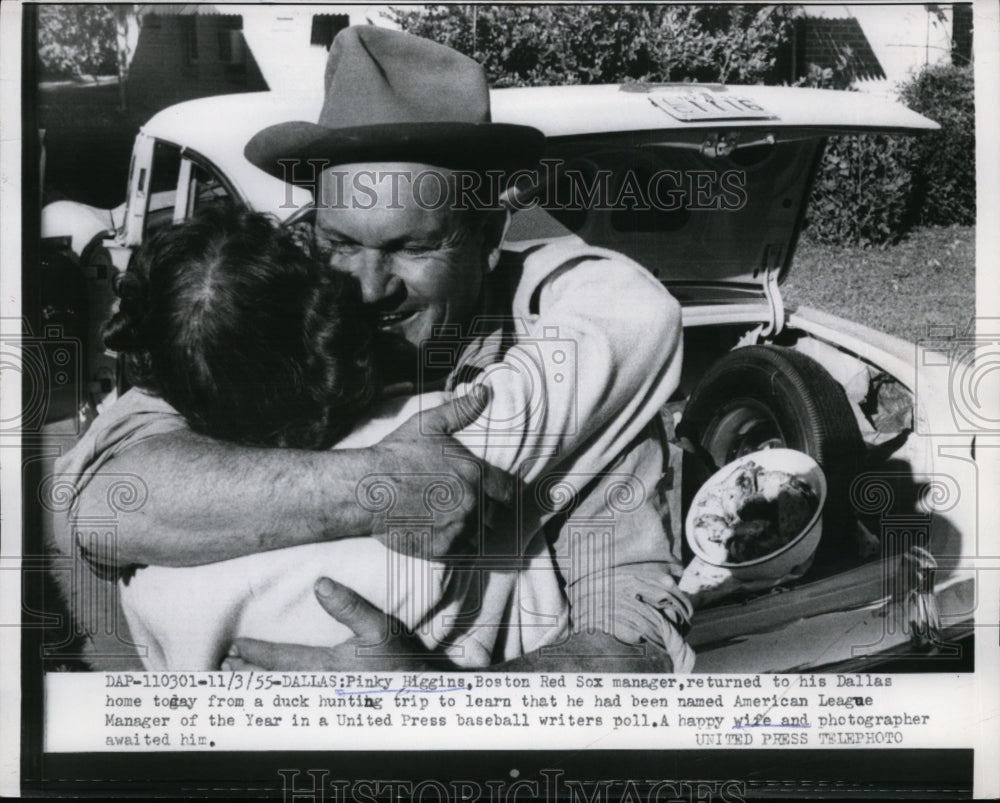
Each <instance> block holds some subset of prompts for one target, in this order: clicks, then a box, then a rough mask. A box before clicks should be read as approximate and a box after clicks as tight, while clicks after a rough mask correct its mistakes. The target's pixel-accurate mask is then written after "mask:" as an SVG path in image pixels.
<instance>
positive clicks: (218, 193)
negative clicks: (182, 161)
mask: <svg viewBox="0 0 1000 803" xmlns="http://www.w3.org/2000/svg"><path fill="white" fill-rule="evenodd" d="M229 197H230V195H229V190H227V189H226V186H225V185H224V184H223V183H222V180H221V179H220V178H219V176H218V175H217V174H216V173H215V172H214V171H212V170H209V169H208V168H207V167H205V166H204V165H202V164H199V163H197V162H193V163H192V164H191V184H190V186H189V188H188V199H189V200H188V215H189V216H190V215H191V214H193V213H194V212H197V211H198V210H199V209H202V208H204V207H205V206H208V205H210V204H213V203H217V202H218V201H221V200H223V199H226V198H229Z"/></svg>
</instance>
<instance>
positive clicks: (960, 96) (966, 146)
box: [900, 64, 976, 226]
mask: <svg viewBox="0 0 1000 803" xmlns="http://www.w3.org/2000/svg"><path fill="white" fill-rule="evenodd" d="M974 90H975V76H974V74H973V67H972V66H971V65H968V66H961V67H959V66H955V65H951V64H936V65H931V66H929V67H926V68H924V69H923V70H921V71H920V72H919V73H917V75H915V76H914V77H913V78H912V79H911V80H910V81H907V82H906V83H905V84H903V86H902V87H901V89H900V98H901V99H902V101H903V103H905V104H906V105H907V106H909V107H910V108H911V109H913V110H914V111H918V112H920V113H921V114H923V115H926V116H927V117H930V118H931V119H932V120H934V121H935V122H936V123H938V124H939V125H940V126H941V130H940V131H933V132H930V133H928V134H925V135H923V136H922V137H920V138H919V139H918V141H917V152H918V157H917V164H916V166H915V169H914V172H915V176H914V178H915V181H916V187H917V192H918V194H919V195H918V197H919V204H918V207H917V210H916V213H917V218H918V220H919V222H920V223H930V224H935V225H941V226H947V225H950V224H953V223H958V224H961V225H966V226H969V225H972V224H974V223H975V222H976V106H975V98H974Z"/></svg>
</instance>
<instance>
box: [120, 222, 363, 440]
mask: <svg viewBox="0 0 1000 803" xmlns="http://www.w3.org/2000/svg"><path fill="white" fill-rule="evenodd" d="M116 291H117V293H118V296H119V298H120V299H121V301H120V304H119V310H118V312H117V313H116V314H115V315H114V317H112V319H111V320H110V321H109V322H108V324H107V325H106V326H105V328H104V342H105V343H106V344H107V346H108V347H109V348H111V349H114V350H115V351H118V352H119V353H121V354H122V355H123V356H124V358H125V366H126V370H127V372H128V376H129V379H130V381H131V382H132V383H133V384H134V385H137V386H138V387H141V388H143V389H144V390H146V391H148V392H150V393H153V394H155V395H157V396H160V397H162V398H163V399H165V400H166V401H168V402H169V403H170V404H171V405H173V407H174V408H175V409H176V410H177V411H178V412H179V413H181V415H183V416H184V417H185V418H186V419H187V421H188V423H189V425H190V426H191V428H192V429H194V430H196V431H198V432H202V433H204V434H206V435H210V436H212V437H215V438H221V439H225V440H230V441H235V442H238V443H243V444H256V445H261V446H288V447H296V448H303V449H325V448H328V447H330V446H331V445H332V444H333V443H335V442H336V441H337V440H338V439H339V438H340V437H342V436H343V435H344V434H346V433H347V432H348V431H349V430H350V429H351V428H352V426H353V425H354V423H355V422H356V420H357V418H358V416H359V414H360V412H361V411H362V410H363V409H364V407H365V406H366V405H367V404H368V403H369V402H370V401H371V399H372V397H373V396H374V393H375V376H374V369H373V362H372V356H371V353H372V338H373V332H374V326H373V323H372V322H371V321H370V320H369V319H368V317H367V315H366V313H365V312H364V308H363V306H362V301H361V290H360V287H359V285H358V284H357V282H356V281H355V280H354V279H353V277H351V276H348V275H347V274H343V273H338V272H336V271H333V270H331V269H329V268H327V267H326V266H325V265H323V264H321V263H320V262H318V261H317V260H314V259H313V258H312V257H311V256H309V255H308V254H306V253H304V252H303V251H302V249H301V248H300V247H299V246H298V245H296V243H295V242H294V240H293V239H292V237H291V235H290V234H289V233H288V232H285V231H283V230H282V229H280V228H278V226H277V225H276V224H275V223H273V222H272V221H271V219H270V218H268V217H266V216H264V215H261V214H259V213H256V212H250V211H247V210H245V209H239V208H236V207H234V206H232V205H228V204H227V205H221V206H213V207H208V208H206V209H204V210H202V211H199V212H198V213H197V214H196V215H195V216H194V217H192V218H191V219H190V220H187V221H185V222H183V223H179V224H176V225H173V226H170V227H168V228H165V229H162V230H160V231H158V232H157V233H156V234H155V235H153V236H152V237H151V238H150V239H149V240H147V241H146V242H145V243H143V245H142V246H141V247H140V248H139V249H138V250H137V251H136V253H135V254H134V255H133V257H132V260H131V262H130V263H129V267H128V270H127V271H126V272H125V273H124V274H122V275H121V277H120V278H119V280H118V283H117V287H116Z"/></svg>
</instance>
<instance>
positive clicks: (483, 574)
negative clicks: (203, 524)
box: [105, 206, 568, 670]
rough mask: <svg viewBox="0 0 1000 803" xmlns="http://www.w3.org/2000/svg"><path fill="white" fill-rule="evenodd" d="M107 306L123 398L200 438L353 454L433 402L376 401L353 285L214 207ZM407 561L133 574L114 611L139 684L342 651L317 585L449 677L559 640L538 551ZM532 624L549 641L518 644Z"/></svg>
mask: <svg viewBox="0 0 1000 803" xmlns="http://www.w3.org/2000/svg"><path fill="white" fill-rule="evenodd" d="M117 291H118V294H119V297H120V304H119V308H118V310H117V312H116V313H115V314H114V316H113V317H112V319H111V321H110V322H109V323H108V325H107V327H106V330H105V341H106V343H107V345H108V346H109V347H110V348H113V349H115V350H116V351H118V352H119V354H120V355H122V357H123V358H124V362H125V366H126V370H127V373H128V376H129V379H130V381H131V382H132V383H133V384H134V385H135V386H136V389H134V390H132V391H130V392H131V393H145V394H148V395H152V396H155V397H158V398H159V399H162V401H163V402H165V403H166V404H169V405H170V406H171V407H172V408H173V410H175V411H176V412H177V413H179V414H180V416H181V417H183V419H184V420H186V421H187V423H188V425H189V426H190V427H191V428H192V429H194V430H196V431H197V432H200V433H202V434H204V435H206V436H209V437H212V438H216V439H222V440H228V441H233V442H238V443H241V444H245V445H257V446H261V447H286V448H297V449H327V448H330V447H335V448H361V447H365V446H369V445H372V444H374V443H376V442H377V441H379V440H381V438H383V437H384V436H385V435H387V434H388V433H389V432H391V431H393V430H394V429H396V428H397V427H399V426H400V425H401V424H402V423H403V422H404V421H406V420H407V419H409V418H410V417H411V416H412V415H413V414H414V413H415V412H417V411H418V409H420V407H421V406H424V407H426V406H428V405H436V404H439V403H440V402H441V401H442V399H443V394H441V393H427V394H423V395H422V396H410V397H396V398H394V399H380V398H379V396H378V389H379V384H380V383H379V376H378V370H377V363H379V362H380V360H379V359H377V357H376V356H375V355H376V353H377V352H378V351H379V348H378V337H377V335H376V329H375V326H374V324H373V322H372V321H371V320H369V318H368V315H367V314H366V312H365V309H364V306H363V304H362V301H361V293H360V289H359V287H358V285H357V283H356V281H355V280H354V279H353V277H351V276H349V275H347V274H343V273H339V272H337V271H334V270H332V269H330V268H328V267H326V266H325V265H324V264H323V263H321V262H319V261H318V260H314V259H313V258H312V257H311V256H309V255H308V254H306V253H305V252H304V251H302V250H301V248H300V247H299V245H297V244H296V242H295V240H294V239H293V237H292V235H291V234H290V233H288V232H286V231H284V230H282V229H280V228H279V227H278V226H276V225H275V224H274V223H272V222H271V220H270V219H269V218H267V217H265V216H263V215H260V214H257V213H253V212H249V211H245V210H240V209H236V208H233V207H229V206H226V207H219V208H210V209H207V210H205V211H203V212H199V213H198V215H197V216H195V217H194V218H192V219H191V220H188V221H186V222H184V223H181V224H177V225H174V226H171V227H169V228H167V229H164V230H161V231H159V232H157V233H156V234H155V235H154V236H153V237H151V238H150V239H149V240H148V241H147V242H146V243H144V244H143V245H142V246H141V247H140V248H139V250H138V251H137V252H136V253H135V255H134V256H133V259H132V262H131V263H130V265H129V268H128V270H127V271H126V272H125V273H124V274H123V275H122V276H121V278H120V280H119V282H118V286H117ZM175 417H176V416H175ZM192 471H197V467H196V466H193V467H192ZM359 479H360V478H359ZM205 492H206V493H209V494H210V493H211V492H212V489H211V488H206V489H205ZM407 545H409V546H412V542H410V541H408V540H406V539H403V540H402V541H401V542H400V544H399V545H395V546H396V547H397V549H400V550H402V551H393V550H390V549H388V548H387V547H386V546H383V544H382V543H380V542H379V541H378V540H376V539H375V538H371V537H356V538H341V539H339V540H332V541H327V542H323V543H312V544H306V545H303V546H296V547H289V548H284V549H276V550H272V551H264V552H258V553H256V554H252V555H247V556H245V557H240V558H235V559H231V560H225V561H219V562H216V563H207V564H204V565H201V566H187V567H166V566H144V567H139V568H137V569H135V570H134V571H131V572H127V573H126V574H124V575H123V578H122V580H121V582H120V583H119V589H120V592H121V601H122V607H123V609H124V611H125V615H126V618H127V620H128V624H129V629H130V631H131V635H132V639H133V641H134V642H135V643H136V644H138V645H139V646H140V647H145V655H144V656H143V663H144V664H145V666H146V668H147V669H170V670H201V669H206V670H207V669H217V668H219V665H220V662H221V661H222V659H223V658H224V656H225V655H226V652H227V650H228V649H229V646H230V644H231V643H232V640H233V639H234V638H236V637H241V636H246V637H252V638H259V639H264V640H268V641H278V642H288V643H297V644H308V645H312V646H331V645H334V644H337V643H339V642H341V641H344V640H346V639H347V638H349V637H350V636H351V635H352V633H351V632H350V631H349V630H348V628H347V627H346V626H344V625H342V624H340V623H339V622H338V621H337V620H335V619H332V618H331V617H330V616H328V615H327V614H326V612H325V611H324V610H323V609H322V608H321V607H320V605H319V603H318V602H317V601H316V599H315V597H314V594H313V584H314V582H315V581H316V580H317V579H318V578H319V577H321V576H327V577H331V578H333V579H335V580H338V581H339V582H342V583H344V584H345V585H348V586H350V587H351V588H353V589H354V590H355V591H357V592H358V593H360V594H361V595H362V596H363V597H365V598H366V599H368V600H369V601H371V602H372V603H373V604H375V605H376V606H378V607H379V608H381V609H382V610H385V611H386V612H388V613H391V614H393V615H394V616H396V617H397V618H398V619H399V620H401V621H402V622H403V624H404V625H405V626H406V627H407V628H408V629H410V630H411V631H412V632H413V633H414V635H415V636H416V637H417V638H418V639H420V640H421V641H422V642H423V644H424V646H425V647H426V648H428V649H429V650H430V651H431V652H432V653H434V652H437V653H439V654H445V655H447V657H448V660H449V661H450V662H451V663H453V664H457V665H460V666H468V667H484V666H487V665H489V664H491V663H494V662H496V661H497V660H506V659H510V658H514V657H517V656H518V655H520V654H523V653H524V652H527V651H530V650H532V649H536V648H537V647H538V646H540V645H541V643H543V641H544V642H545V643H551V642H552V641H554V640H556V639H557V638H558V637H560V636H561V635H562V634H563V633H564V632H565V627H566V623H567V615H568V609H567V606H566V603H565V600H564V597H563V595H562V592H561V590H560V588H559V583H558V579H557V576H556V572H555V568H554V566H553V564H552V561H551V557H550V556H549V555H548V554H547V553H546V552H541V553H538V554H534V555H531V556H528V557H526V558H525V559H524V561H523V566H521V567H518V566H510V567H509V568H507V569H505V570H502V571H497V570H490V571H488V572H487V571H483V570H481V569H478V568H476V567H474V566H473V567H466V568H464V569H456V568H455V567H454V565H449V564H447V563H442V562H438V561H430V560H425V559H422V558H420V557H417V556H416V555H414V554H405V550H406V549H407V548H408V546H407ZM526 569H531V571H530V572H529V571H525V570H526ZM487 584H501V585H502V586H504V587H505V588H506V587H507V586H509V593H504V594H501V595H499V596H498V597H496V596H495V597H494V598H504V597H506V598H507V599H513V600H514V602H513V605H512V606H511V610H507V609H506V608H505V610H502V611H501V610H495V611H494V610H488V608H489V605H485V604H483V603H482V599H483V597H484V593H483V590H484V589H485V587H486V586H487ZM168 600H169V605H168V604H166V601H168ZM531 616H541V617H543V618H544V620H545V622H546V626H545V627H543V628H538V627H537V626H535V629H534V630H532V629H531V627H530V626H528V627H526V628H525V629H523V630H522V628H521V625H522V624H525V621H524V617H528V618H530V617H531ZM512 633H513V635H512ZM536 642H537V643H536Z"/></svg>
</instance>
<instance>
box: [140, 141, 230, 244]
mask: <svg viewBox="0 0 1000 803" xmlns="http://www.w3.org/2000/svg"><path fill="white" fill-rule="evenodd" d="M228 197H230V193H229V191H228V189H227V188H226V185H225V184H224V182H223V181H222V180H221V178H220V177H219V176H218V174H216V173H215V172H214V171H213V170H211V169H210V168H208V167H207V166H205V165H204V164H202V163H201V162H200V161H194V160H192V159H191V158H189V157H188V156H185V155H183V153H182V151H181V149H180V148H179V147H178V146H176V145H172V144H170V143H167V142H160V141H157V143H156V145H155V147H154V149H153V165H152V175H151V177H150V181H149V206H148V208H147V211H146V221H145V227H144V233H145V234H148V233H149V232H152V231H155V230H156V229H158V228H160V227H161V226H165V225H168V224H169V223H171V222H176V221H181V220H184V219H185V218H188V217H190V216H191V215H192V214H194V212H195V211H197V210H198V209H201V208H202V207H204V206H206V205H208V204H210V203H215V202H217V201H219V200H221V199H223V198H228Z"/></svg>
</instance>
